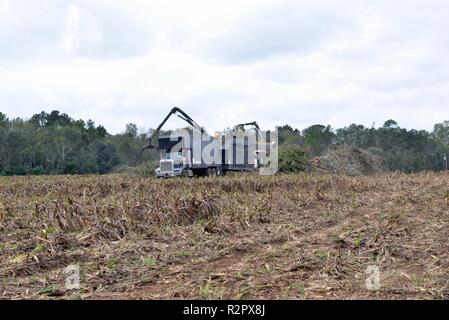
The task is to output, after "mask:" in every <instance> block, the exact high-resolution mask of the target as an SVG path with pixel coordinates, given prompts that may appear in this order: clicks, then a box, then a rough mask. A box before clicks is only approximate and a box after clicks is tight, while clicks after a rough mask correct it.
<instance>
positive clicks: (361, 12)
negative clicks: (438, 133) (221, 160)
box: [0, 0, 449, 133]
mask: <svg viewBox="0 0 449 320" xmlns="http://www.w3.org/2000/svg"><path fill="white" fill-rule="evenodd" d="M448 30H449V1H447V0H421V1H418V0H379V1H374V0H371V1H370V0H353V1H352V0H347V1H343V0H338V1H337V0H335V1H324V0H311V1H305V0H296V1H283V0H273V1H264V0H237V1H231V0H226V1H212V0H205V1H195V0H190V1H185V0H184V1H183V0H181V1H168V0H163V1H155V0H123V1H119V0H95V1H93V0H85V1H84V0H78V1H68V0H36V1H30V0H0V111H1V112H3V113H5V114H7V115H8V116H9V117H11V118H12V117H25V118H29V117H30V116H31V115H32V114H34V113H37V112H40V111H42V110H46V111H51V110H53V109H58V110H60V111H62V112H65V113H68V114H69V115H71V116H72V117H74V118H76V119H78V118H82V119H85V120H87V119H93V120H94V121H95V122H96V123H97V124H103V125H104V126H105V127H106V128H107V129H108V130H109V131H110V132H112V133H116V132H120V131H123V130H124V128H125V124H126V123H129V122H133V123H136V124H137V125H138V126H140V127H147V128H148V127H155V126H157V125H158V124H159V122H160V121H161V120H162V119H163V118H164V117H165V115H166V114H167V113H168V111H169V110H170V109H171V108H172V107H173V106H178V107H181V108H182V109H184V110H185V111H186V112H187V113H189V114H190V115H191V116H192V117H193V118H194V119H195V120H196V121H197V122H198V123H199V124H201V125H204V126H205V127H206V128H208V129H209V130H220V129H223V128H225V127H228V126H232V125H234V124H237V123H240V122H246V121H253V120H257V121H258V122H259V123H260V124H261V126H262V127H263V128H273V127H274V126H275V125H283V124H287V123H288V124H290V125H292V126H294V127H298V128H300V129H302V128H304V127H307V126H309V125H312V124H317V123H321V124H330V125H332V126H333V127H335V128H338V127H343V126H347V125H350V124H351V123H361V124H364V125H367V126H371V125H372V124H373V123H375V124H376V126H379V125H382V124H383V122H384V121H385V120H387V119H390V118H393V119H395V120H397V121H398V122H399V125H401V126H402V127H407V128H418V129H428V130H430V129H432V127H433V124H435V123H436V122H442V121H443V120H448V119H449V103H448V102H449V63H448V59H449V54H448V53H449V35H448ZM179 121H180V120H179ZM177 125H178V122H176V121H173V122H170V123H169V126H173V127H174V126H177Z"/></svg>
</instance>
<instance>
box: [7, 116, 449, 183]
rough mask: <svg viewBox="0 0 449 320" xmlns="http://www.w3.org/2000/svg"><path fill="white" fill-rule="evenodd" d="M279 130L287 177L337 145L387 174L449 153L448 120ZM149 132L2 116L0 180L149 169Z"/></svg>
mask: <svg viewBox="0 0 449 320" xmlns="http://www.w3.org/2000/svg"><path fill="white" fill-rule="evenodd" d="M277 129H278V132H279V144H280V152H279V163H280V167H281V169H282V170H283V171H285V172H289V171H299V170H304V169H305V168H306V167H307V165H308V164H310V161H311V159H313V158H314V157H318V156H321V155H323V154H324V153H325V152H326V150H328V148H330V147H335V146H338V145H351V146H354V147H357V148H359V149H363V150H366V151H368V152H369V153H372V154H374V155H377V156H380V157H381V158H383V159H384V163H385V166H386V168H387V169H389V170H392V171H394V170H399V171H403V172H417V171H423V170H442V169H444V161H443V154H445V153H446V154H449V121H445V122H443V123H439V124H436V125H435V127H434V130H433V131H432V132H428V131H425V130H419V131H418V130H407V129H404V128H401V127H400V126H399V125H398V123H397V122H395V121H394V120H388V121H386V122H385V124H384V125H383V126H382V127H380V128H374V127H371V128H368V127H365V126H362V125H356V124H352V125H350V126H349V127H345V128H341V129H336V130H334V129H332V128H331V127H330V126H323V125H314V126H311V127H309V128H306V129H304V130H302V131H300V130H298V129H294V128H292V127H291V126H288V125H285V126H281V127H278V128H277ZM148 133H149V132H145V131H139V130H138V128H137V126H136V125H134V124H127V125H126V130H125V131H124V132H123V133H121V134H115V135H112V134H109V133H108V132H107V130H106V129H105V128H104V127H103V126H101V125H98V126H97V125H95V123H94V122H93V121H92V120H89V121H86V122H85V121H83V120H74V119H72V118H71V117H70V116H68V115H67V114H64V113H60V112H59V111H52V112H51V113H46V112H41V113H39V114H35V115H33V116H32V117H31V118H30V119H27V120H24V119H20V118H16V119H8V117H7V116H6V115H5V114H3V113H1V112H0V175H28V174H35V175H38V174H105V173H110V172H113V171H120V169H121V168H125V169H126V168H135V167H139V166H143V165H144V164H150V165H148V167H150V168H151V166H153V165H154V163H155V162H156V160H158V159H159V155H158V152H157V151H154V150H153V151H150V152H145V153H143V154H142V152H141V149H142V147H143V146H144V145H146V142H147V141H146V140H147V137H148ZM150 170H151V169H150Z"/></svg>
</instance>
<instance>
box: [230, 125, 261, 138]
mask: <svg viewBox="0 0 449 320" xmlns="http://www.w3.org/2000/svg"><path fill="white" fill-rule="evenodd" d="M247 126H252V127H254V128H255V130H256V131H257V133H258V134H259V136H260V137H261V138H262V141H264V140H265V139H264V137H263V134H262V131H261V130H260V127H259V124H258V123H257V122H256V121H253V122H247V123H241V124H238V125H236V126H235V127H234V129H233V131H234V132H235V131H236V130H245V127H247Z"/></svg>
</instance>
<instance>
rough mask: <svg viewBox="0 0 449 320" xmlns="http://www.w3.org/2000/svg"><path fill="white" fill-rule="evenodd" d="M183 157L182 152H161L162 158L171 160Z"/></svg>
mask: <svg viewBox="0 0 449 320" xmlns="http://www.w3.org/2000/svg"><path fill="white" fill-rule="evenodd" d="M181 157H182V154H181V152H171V153H170V152H163V153H161V159H162V160H169V159H172V160H178V159H180V158H181Z"/></svg>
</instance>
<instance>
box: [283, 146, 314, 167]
mask: <svg viewBox="0 0 449 320" xmlns="http://www.w3.org/2000/svg"><path fill="white" fill-rule="evenodd" d="M278 157H279V160H278V161H279V162H278V164H279V172H282V173H291V172H299V171H305V170H306V169H307V167H308V163H309V154H308V153H307V152H306V151H304V150H302V149H301V148H300V147H299V146H295V145H282V146H280V147H279V153H278Z"/></svg>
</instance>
